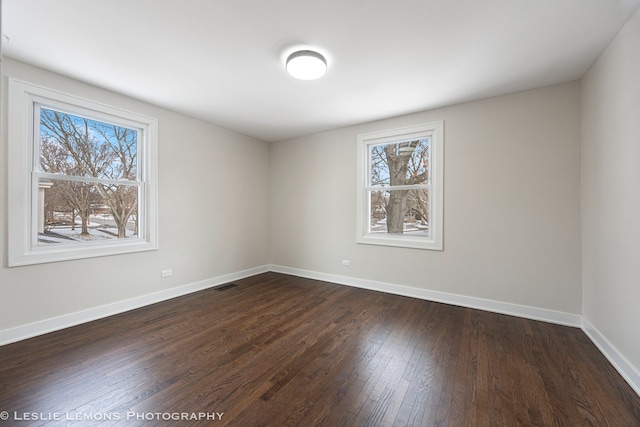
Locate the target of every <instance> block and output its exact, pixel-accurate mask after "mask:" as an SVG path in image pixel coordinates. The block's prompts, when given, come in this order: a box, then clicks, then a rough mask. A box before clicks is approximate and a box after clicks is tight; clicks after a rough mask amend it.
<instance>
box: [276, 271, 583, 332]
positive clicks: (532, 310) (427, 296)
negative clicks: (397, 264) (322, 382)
mask: <svg viewBox="0 0 640 427" xmlns="http://www.w3.org/2000/svg"><path fill="white" fill-rule="evenodd" d="M270 270H271V271H273V272H276V273H284V274H290V275H293V276H299V277H306V278H309V279H316V280H322V281H326V282H332V283H337V284H340V285H348V286H354V287H357V288H364V289H370V290H374V291H381V292H386V293H390V294H395V295H403V296H407V297H413V298H419V299H423V300H428V301H435V302H442V303H445V304H451V305H457V306H462V307H468V308H476V309H479V310H484V311H491V312H494V313H500V314H508V315H511V316H518V317H524V318H526V319H533V320H541V321H543V322H548V323H555V324H559V325H564V326H572V327H576V328H579V327H581V326H582V316H581V315H579V314H572V313H565V312H561V311H554V310H547V309H544V308H537V307H530V306H525V305H518V304H511V303H507V302H500V301H493V300H489V299H483V298H476V297H469V296H464V295H456V294H450V293H446V292H437V291H430V290H427V289H418V288H412V287H409V286H402V285H395V284H391V283H384V282H376V281H373V280H365V279H358V278H355V277H348V276H340V275H336V274H327V273H319V272H316V271H309V270H301V269H298V268H291V267H284V266H281V265H273V264H272V265H271V267H270Z"/></svg>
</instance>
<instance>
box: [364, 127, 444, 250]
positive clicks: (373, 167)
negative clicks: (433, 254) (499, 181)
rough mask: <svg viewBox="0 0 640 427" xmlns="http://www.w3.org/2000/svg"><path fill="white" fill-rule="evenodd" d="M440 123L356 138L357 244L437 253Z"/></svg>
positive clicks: (440, 217)
mask: <svg viewBox="0 0 640 427" xmlns="http://www.w3.org/2000/svg"><path fill="white" fill-rule="evenodd" d="M443 143H444V141H443V123H442V122H435V123H428V124H423V125H417V126H411V127H406V128H401V129H394V130H388V131H381V132H375V133H368V134H362V135H358V216H357V228H358V230H357V238H356V241H357V242H358V243H368V244H374V245H388V246H401V247H407V248H419V249H435V250H442V240H443V239H442V236H443V227H442V221H443V203H442V202H443V145H444V144H443Z"/></svg>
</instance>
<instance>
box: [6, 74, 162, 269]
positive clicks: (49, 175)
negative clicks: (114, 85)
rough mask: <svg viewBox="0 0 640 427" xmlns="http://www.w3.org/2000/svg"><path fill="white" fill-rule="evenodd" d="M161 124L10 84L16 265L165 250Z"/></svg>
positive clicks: (11, 208) (11, 244) (12, 250)
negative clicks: (159, 200) (160, 229)
mask: <svg viewBox="0 0 640 427" xmlns="http://www.w3.org/2000/svg"><path fill="white" fill-rule="evenodd" d="M156 152H157V121H156V120H155V119H153V118H149V117H144V116H141V115H138V114H133V113H130V112H127V111H123V110H120V109H117V108H114V107H109V106H105V105H101V104H98V103H96V102H92V101H88V100H85V99H80V98H76V97H74V96H71V95H67V94H62V93H59V92H56V91H53V90H50V89H46V88H42V87H39V86H35V85H32V84H29V83H25V82H21V81H18V80H14V79H10V81H9V194H10V196H9V265H10V266H17V265H23V264H34V263H41V262H51V261H61V260H68V259H76V258H87V257H93V256H102V255H113V254H119V253H127V252H138V251H144V250H153V249H156V248H157V243H156V242H157V239H156V235H157V231H156V219H155V218H156V216H155V215H156V192H157V186H156V179H157V178H156V170H157V160H156V159H157V157H156Z"/></svg>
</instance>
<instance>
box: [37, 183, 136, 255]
mask: <svg viewBox="0 0 640 427" xmlns="http://www.w3.org/2000/svg"><path fill="white" fill-rule="evenodd" d="M138 193H139V191H138V186H136V185H106V184H96V183H87V182H81V181H66V180H57V179H42V178H41V179H39V182H38V230H37V232H38V243H37V244H38V246H43V245H52V244H62V243H64V244H74V243H78V244H81V243H85V242H94V241H104V240H117V239H124V238H132V237H141V236H138V198H139V195H138Z"/></svg>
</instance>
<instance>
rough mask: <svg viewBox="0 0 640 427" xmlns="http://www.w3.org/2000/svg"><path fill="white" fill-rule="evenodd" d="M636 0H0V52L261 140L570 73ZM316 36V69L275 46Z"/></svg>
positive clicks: (591, 56)
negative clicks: (314, 75)
mask: <svg viewBox="0 0 640 427" xmlns="http://www.w3.org/2000/svg"><path fill="white" fill-rule="evenodd" d="M639 5H640V0H534V1H532V0H322V1H308V0H269V1H267V0H181V1H175V0H172V1H169V0H92V1H87V0H3V2H2V33H3V37H2V42H3V54H4V55H5V56H8V57H11V58H14V59H18V60H21V61H24V62H27V63H31V64H34V65H37V66H40V67H44V68H47V69H50V70H53V71H56V72H59V73H62V74H65V75H68V76H71V77H74V78H76V79H79V80H82V81H86V82H88V83H92V84H95V85H98V86H101V87H104V88H107V89H110V90H113V91H115V92H119V93H123V94H126V95H129V96H132V97H135V98H138V99H141V100H144V101H147V102H150V103H153V104H157V105H160V106H163V107H167V108H170V109H173V110H176V111H180V112H182V113H185V114H188V115H190V116H193V117H197V118H200V119H203V120H206V121H209V122H212V123H215V124H217V125H220V126H223V127H226V128H229V129H232V130H235V131H237V132H240V133H243V134H246V135H250V136H253V137H255V138H258V139H261V140H263V141H278V140H283V139H288V138H292V137H296V136H301V135H305V134H310V133H315V132H319V131H323V130H327V129H333V128H338V127H342V126H347V125H353V124H356V123H362V122H367V121H371V120H376V119H381V118H385V117H390V116H396V115H400V114H405V113H410V112H415V111H421V110H425V109H429V108H434V107H439V106H444V105H450V104H455V103H459V102H463V101H469V100H474V99H480V98H486V97H489V96H495V95H501V94H505V93H510V92H514V91H519V90H525V89H531V88H535V87H540V86H546V85H550V84H556V83H561V82H567V81H571V80H575V79H578V78H580V77H582V76H583V75H584V74H585V72H586V71H587V70H588V69H589V67H590V65H591V64H592V63H593V62H594V60H595V59H596V58H597V56H598V55H599V54H600V53H601V52H602V51H603V49H604V48H605V47H606V46H607V45H608V44H609V42H610V41H611V40H612V38H613V37H614V36H615V34H616V33H617V32H618V31H619V29H620V28H621V27H622V26H623V25H624V23H625V22H626V21H627V19H628V18H629V17H630V16H631V15H632V14H633V12H634V11H635V10H636V9H637V8H638V6H639ZM301 48H306V49H309V48H310V49H315V50H317V51H318V52H320V53H322V54H323V55H324V56H325V57H326V58H327V62H328V72H327V74H326V75H325V76H324V77H323V78H322V79H320V80H316V81H301V80H295V79H293V78H292V77H291V76H289V75H288V74H286V72H285V70H284V60H285V58H286V56H287V55H288V54H290V53H291V52H293V51H295V50H299V49H301Z"/></svg>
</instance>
